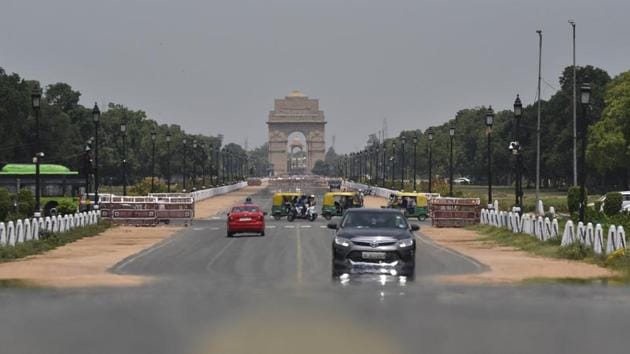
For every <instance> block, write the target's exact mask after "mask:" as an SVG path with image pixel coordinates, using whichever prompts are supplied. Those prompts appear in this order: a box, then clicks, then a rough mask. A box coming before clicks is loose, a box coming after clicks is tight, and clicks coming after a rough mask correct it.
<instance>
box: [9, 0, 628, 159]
mask: <svg viewBox="0 0 630 354" xmlns="http://www.w3.org/2000/svg"><path fill="white" fill-rule="evenodd" d="M628 14H630V1H628V0H598V1H595V0H519V1H512V0H476V1H472V0H460V1H449V0H441V1H438V0H435V1H433V0H431V1H420V0H415V1H394V0H387V1H385V0H379V1H367V0H363V1H360V0H346V1H343V0H312V1H306V0H270V1H267V0H251V1H239V0H221V1H212V0H205V1H192V0H178V1H174V0H163V1H161V0H98V1H92V0H54V1H52V0H39V1H35V0H32V1H31V0H0V66H1V67H3V68H4V69H5V70H6V71H8V72H17V73H19V74H20V75H22V76H24V77H25V78H28V79H39V80H40V81H41V82H42V83H43V84H50V83H55V82H59V81H61V82H66V83H69V84H70V85H72V87H73V88H74V89H76V90H79V91H80V92H81V93H82V94H83V95H82V98H81V103H82V104H84V105H86V106H91V105H92V104H93V102H94V101H98V102H99V104H101V103H102V104H105V103H106V102H116V103H120V104H124V105H126V106H128V107H130V108H133V109H142V110H145V111H146V112H147V113H148V115H149V117H150V118H153V119H155V120H157V121H159V122H161V123H167V122H168V123H176V124H179V125H181V126H182V127H183V128H184V129H186V130H187V131H189V132H192V133H204V134H217V133H223V134H224V135H225V137H226V140H227V141H230V142H237V143H241V144H242V143H243V142H244V140H245V138H246V137H247V138H248V140H249V145H250V147H252V146H258V145H260V144H262V143H263V142H265V141H266V139H267V131H266V124H265V121H266V119H267V115H268V112H269V110H271V109H273V100H274V98H280V97H284V96H286V95H287V94H288V93H289V92H290V91H291V90H293V89H300V90H301V91H303V92H304V93H305V94H306V95H308V96H309V97H312V98H319V100H320V108H321V109H322V110H324V112H325V115H326V119H327V121H328V125H327V127H326V129H327V130H326V138H327V144H328V145H330V144H331V140H332V139H331V137H332V136H333V135H336V148H337V150H338V151H342V152H347V151H350V150H354V149H357V148H359V147H361V146H363V144H364V143H365V141H366V139H367V135H368V134H370V133H376V132H377V131H378V130H379V129H381V127H382V123H383V119H384V118H387V122H388V131H389V136H393V135H397V134H398V132H399V131H400V130H402V129H413V128H420V129H423V130H424V129H426V128H427V127H429V126H430V125H433V124H440V123H443V122H444V121H446V120H448V119H450V118H452V117H453V116H454V114H455V113H456V112H457V111H458V110H460V109H463V108H468V107H473V106H478V105H488V104H491V105H493V107H495V108H498V109H505V108H510V107H511V106H512V103H513V101H514V97H515V95H516V93H520V94H521V97H522V99H523V101H524V104H529V103H531V102H532V101H533V100H534V98H535V93H536V76H537V65H538V52H537V46H538V37H537V35H536V32H535V31H536V29H542V30H543V35H544V38H543V78H544V79H545V81H547V82H548V83H549V84H551V86H553V87H558V86H559V85H558V83H557V81H558V80H557V78H558V76H559V75H560V73H561V70H562V68H563V67H564V66H566V65H570V63H571V27H570V25H569V24H568V23H567V20H569V19H575V20H576V21H577V41H578V46H577V62H578V65H585V64H592V65H595V66H598V67H601V68H603V69H605V70H607V71H608V72H609V73H610V74H611V75H613V76H614V75H616V74H618V73H620V72H622V71H625V70H629V69H630V22H628ZM553 91H555V90H554V89H553V88H552V87H550V86H548V85H546V84H543V97H548V96H549V95H550V94H551V93H553Z"/></svg>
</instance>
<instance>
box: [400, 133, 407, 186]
mask: <svg viewBox="0 0 630 354" xmlns="http://www.w3.org/2000/svg"><path fill="white" fill-rule="evenodd" d="M400 142H401V144H400V190H401V191H404V190H405V172H406V168H405V143H406V142H407V137H406V136H404V135H403V136H402V138H401V139H400Z"/></svg>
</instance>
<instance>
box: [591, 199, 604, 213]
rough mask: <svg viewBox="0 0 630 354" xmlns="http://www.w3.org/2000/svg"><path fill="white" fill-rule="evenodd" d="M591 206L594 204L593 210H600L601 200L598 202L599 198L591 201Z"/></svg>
mask: <svg viewBox="0 0 630 354" xmlns="http://www.w3.org/2000/svg"><path fill="white" fill-rule="evenodd" d="M593 206H594V208H595V210H597V211H600V210H602V202H600V201H599V200H598V201H596V202H595V203H593Z"/></svg>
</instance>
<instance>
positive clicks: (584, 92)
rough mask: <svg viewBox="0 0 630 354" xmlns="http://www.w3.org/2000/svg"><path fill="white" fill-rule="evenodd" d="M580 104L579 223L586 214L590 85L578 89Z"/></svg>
mask: <svg viewBox="0 0 630 354" xmlns="http://www.w3.org/2000/svg"><path fill="white" fill-rule="evenodd" d="M580 103H581V104H582V126H581V128H582V129H581V130H582V131H581V134H582V146H581V152H580V155H581V160H582V161H580V221H581V222H585V220H584V216H585V215H584V214H585V213H586V138H587V135H586V132H587V128H588V115H587V111H588V107H589V105H590V103H591V85H590V84H587V83H585V84H583V85H582V87H580Z"/></svg>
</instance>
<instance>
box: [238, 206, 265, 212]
mask: <svg viewBox="0 0 630 354" xmlns="http://www.w3.org/2000/svg"><path fill="white" fill-rule="evenodd" d="M258 211H259V210H258V208H257V207H255V206H238V207H234V208H232V212H233V213H243V212H250V213H257V212H258Z"/></svg>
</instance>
